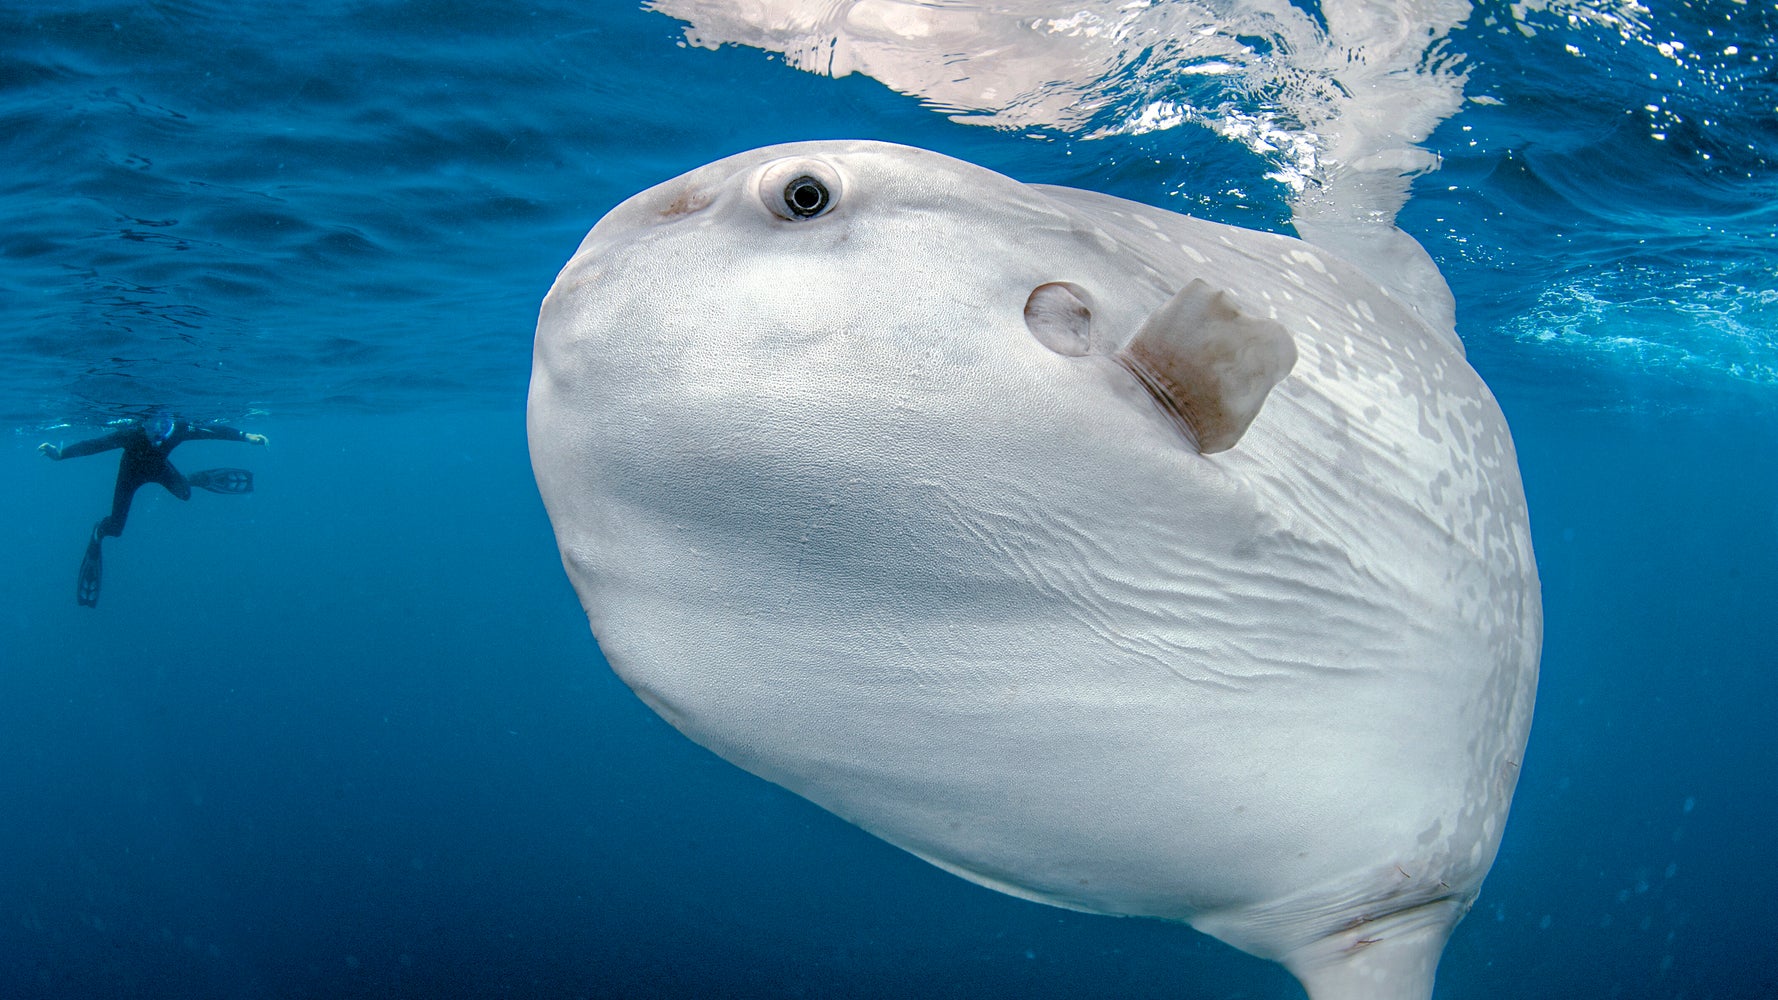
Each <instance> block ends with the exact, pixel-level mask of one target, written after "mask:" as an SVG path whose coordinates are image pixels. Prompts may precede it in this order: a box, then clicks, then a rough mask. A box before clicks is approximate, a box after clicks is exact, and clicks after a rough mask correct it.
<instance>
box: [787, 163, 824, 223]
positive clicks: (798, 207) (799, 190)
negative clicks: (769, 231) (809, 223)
mask: <svg viewBox="0 0 1778 1000" xmlns="http://www.w3.org/2000/svg"><path fill="white" fill-rule="evenodd" d="M829 197H830V196H829V195H828V193H827V185H825V184H823V183H821V181H820V180H818V179H816V178H814V177H810V176H809V175H808V174H803V175H802V176H800V177H798V178H796V179H795V180H793V181H791V182H790V183H789V184H786V185H784V204H786V205H789V206H790V211H791V212H793V213H795V214H796V215H799V216H801V217H803V218H805V219H809V218H813V217H815V216H817V215H820V214H821V212H822V210H823V209H825V208H827V202H828V200H829Z"/></svg>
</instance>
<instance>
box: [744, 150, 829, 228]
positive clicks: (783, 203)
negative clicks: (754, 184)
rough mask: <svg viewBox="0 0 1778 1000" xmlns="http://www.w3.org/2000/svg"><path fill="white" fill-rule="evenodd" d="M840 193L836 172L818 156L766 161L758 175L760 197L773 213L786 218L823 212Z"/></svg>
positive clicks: (802, 218)
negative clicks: (817, 157) (817, 158)
mask: <svg viewBox="0 0 1778 1000" xmlns="http://www.w3.org/2000/svg"><path fill="white" fill-rule="evenodd" d="M839 194H840V177H839V174H838V173H836V172H835V171H834V169H833V168H832V167H829V166H828V165H827V164H825V163H822V162H821V161H819V160H804V159H791V160H780V161H778V162H776V163H769V164H767V165H766V167H765V169H764V170H763V171H762V172H761V174H760V178H759V198H760V200H761V201H763V202H765V205H766V208H768V209H770V210H771V212H772V214H773V215H776V216H777V217H778V218H780V219H784V220H787V221H789V222H803V221H805V220H808V219H813V218H815V217H817V216H821V215H826V214H827V213H828V211H829V210H831V209H832V208H833V206H834V203H835V202H836V201H838V200H839Z"/></svg>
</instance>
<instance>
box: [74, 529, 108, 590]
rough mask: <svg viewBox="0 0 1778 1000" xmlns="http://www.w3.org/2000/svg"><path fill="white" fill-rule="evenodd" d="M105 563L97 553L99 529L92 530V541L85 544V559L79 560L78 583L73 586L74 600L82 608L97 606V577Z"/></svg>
mask: <svg viewBox="0 0 1778 1000" xmlns="http://www.w3.org/2000/svg"><path fill="white" fill-rule="evenodd" d="M104 572H105V562H104V560H103V559H102V558H101V556H100V553H99V529H97V528H94V529H93V540H92V541H90V542H87V543H86V558H84V559H82V560H80V582H79V583H76V584H75V585H74V599H75V600H76V601H79V602H80V605H81V606H82V607H86V608H96V607H98V606H99V577H100V576H101V575H102V574H103V573H104Z"/></svg>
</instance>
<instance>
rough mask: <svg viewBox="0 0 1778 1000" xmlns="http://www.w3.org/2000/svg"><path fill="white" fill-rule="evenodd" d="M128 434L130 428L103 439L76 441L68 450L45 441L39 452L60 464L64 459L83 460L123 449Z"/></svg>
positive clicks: (39, 446) (114, 432) (112, 433)
mask: <svg viewBox="0 0 1778 1000" xmlns="http://www.w3.org/2000/svg"><path fill="white" fill-rule="evenodd" d="M128 433H129V429H128V428H125V429H124V430H121V431H112V432H111V433H110V434H106V435H104V436H103V437H96V438H92V439H90V440H87V441H76V442H74V443H73V444H71V445H69V446H67V447H66V448H63V447H60V446H57V445H53V444H50V443H49V442H48V441H45V442H43V443H42V444H40V445H38V446H37V450H38V451H40V452H43V453H44V454H45V455H48V456H49V458H50V460H51V461H54V462H60V461H61V460H62V459H64V458H81V457H83V456H86V455H97V454H98V453H99V452H101V451H110V450H111V449H113V448H122V447H123V445H124V437H125V436H126V435H127V434H128Z"/></svg>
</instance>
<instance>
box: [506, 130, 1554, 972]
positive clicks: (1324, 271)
mask: <svg viewBox="0 0 1778 1000" xmlns="http://www.w3.org/2000/svg"><path fill="white" fill-rule="evenodd" d="M798 157H801V158H808V159H810V160H812V161H818V162H820V163H821V164H823V165H825V167H827V168H830V169H832V170H833V171H835V172H836V174H837V175H838V177H839V178H840V183H841V187H842V189H843V193H842V195H841V196H840V198H839V199H837V201H836V203H835V204H834V205H833V207H832V208H831V209H830V210H828V211H827V212H826V213H825V214H824V215H821V216H820V217H817V218H814V219H809V220H806V221H787V220H784V219H780V218H777V217H775V216H772V215H771V214H770V213H769V212H762V211H761V210H760V209H759V206H758V204H757V201H758V195H757V193H756V188H755V187H754V186H753V185H752V184H751V180H752V179H753V178H755V177H757V175H758V171H759V169H760V165H761V164H764V163H767V162H771V161H776V160H780V159H784V158H798ZM1157 235H1159V236H1161V237H1164V239H1157V238H1156V236H1157ZM1193 280H1202V281H1205V282H1207V283H1208V284H1209V285H1210V286H1212V287H1213V288H1219V289H1223V290H1224V291H1226V293H1227V294H1228V295H1229V296H1230V297H1231V298H1232V299H1233V300H1234V301H1236V302H1237V303H1239V304H1240V305H1241V306H1242V307H1243V308H1244V309H1246V310H1248V311H1250V312H1252V313H1254V314H1256V315H1261V316H1268V317H1270V318H1272V319H1274V320H1276V321H1277V322H1278V323H1279V324H1281V325H1283V326H1284V327H1285V329H1286V330H1287V331H1288V333H1289V334H1290V336H1291V339H1292V341H1293V342H1294V345H1295V348H1296V352H1297V357H1296V360H1295V363H1294V366H1293V367H1291V368H1290V370H1289V374H1288V375H1287V376H1286V377H1284V379H1283V381H1282V382H1280V383H1279V384H1278V385H1277V386H1276V387H1275V388H1274V389H1273V390H1272V391H1271V393H1270V395H1269V396H1268V397H1267V398H1266V399H1265V402H1264V404H1263V406H1262V408H1261V409H1260V411H1259V413H1258V415H1257V417H1256V418H1255V419H1254V420H1253V422H1252V424H1251V425H1250V426H1249V427H1247V429H1246V431H1245V433H1244V434H1243V435H1242V436H1240V438H1239V441H1238V443H1236V444H1235V446H1234V447H1233V448H1232V449H1231V450H1228V451H1224V452H1219V453H1216V454H1214V455H1209V456H1206V455H1201V454H1199V453H1198V452H1197V451H1196V449H1195V448H1193V447H1192V446H1191V444H1190V442H1189V441H1188V440H1187V439H1186V437H1185V436H1183V435H1182V434H1181V433H1180V432H1179V430H1178V428H1177V427H1176V426H1175V424H1174V423H1173V421H1172V420H1171V419H1169V417H1168V416H1167V414H1166V413H1164V412H1163V410H1162V408H1161V407H1159V406H1157V405H1156V404H1155V402H1154V401H1153V399H1151V397H1150V395H1149V390H1147V389H1145V388H1144V386H1143V385H1142V384H1141V383H1140V382H1138V381H1137V379H1136V378H1134V377H1133V376H1132V375H1131V374H1130V373H1129V372H1128V371H1127V370H1126V369H1125V368H1124V367H1123V366H1122V365H1120V364H1119V363H1118V362H1117V361H1116V360H1114V355H1115V354H1116V353H1117V352H1118V351H1119V349H1121V348H1122V347H1123V346H1124V345H1125V344H1126V343H1127V342H1128V341H1129V339H1130V338H1131V337H1133V336H1134V335H1135V334H1136V332H1137V331H1138V330H1139V329H1141V328H1142V326H1143V323H1144V321H1145V319H1147V318H1148V317H1149V316H1150V315H1151V314H1153V313H1154V312H1155V311H1156V310H1157V309H1159V308H1160V307H1161V306H1162V305H1163V304H1165V303H1166V302H1168V300H1169V299H1170V297H1172V296H1173V295H1174V294H1175V293H1176V292H1178V291H1179V290H1180V289H1181V288H1183V287H1185V286H1186V285H1187V284H1188V283H1190V282H1191V281H1193ZM1046 283H1063V284H1064V285H1065V286H1066V287H1067V288H1069V289H1071V290H1078V295H1079V296H1080V297H1082V301H1083V302H1084V303H1085V304H1086V306H1087V307H1088V308H1090V312H1091V329H1090V331H1089V332H1088V333H1087V334H1086V340H1085V343H1086V344H1087V347H1086V348H1085V353H1084V354H1079V356H1070V355H1071V354H1072V353H1073V352H1077V351H1079V350H1081V348H1080V347H1079V342H1078V341H1075V340H1066V341H1056V340H1055V338H1051V339H1052V341H1053V342H1057V343H1063V344H1064V347H1065V349H1066V350H1067V351H1068V352H1070V354H1064V353H1058V351H1057V350H1056V349H1052V348H1051V347H1046V346H1045V345H1044V343H1042V342H1040V340H1039V338H1038V337H1036V336H1033V332H1032V330H1031V329H1028V328H1027V325H1026V319H1025V316H1024V310H1025V307H1026V304H1027V301H1028V299H1029V298H1030V297H1031V296H1032V293H1033V290H1034V289H1037V288H1039V287H1040V286H1043V285H1045V284H1046ZM1360 303H1362V305H1360ZM1437 312H1438V310H1433V313H1435V314H1436V313H1437ZM1424 313H1425V311H1424V310H1419V309H1416V308H1413V307H1410V306H1409V305H1406V304H1402V303H1398V302H1396V301H1395V299H1394V298H1393V297H1392V296H1391V294H1390V293H1389V292H1387V291H1384V290H1383V289H1381V288H1379V287H1378V286H1376V285H1375V284H1373V283H1371V282H1370V281H1369V280H1368V279H1366V278H1365V277H1364V276H1363V273H1362V272H1361V271H1359V270H1358V269H1356V268H1355V267H1353V266H1352V265H1350V264H1348V263H1346V262H1344V261H1341V260H1339V259H1338V258H1336V257H1333V256H1332V255H1330V254H1328V253H1327V252H1325V251H1323V250H1320V249H1317V248H1315V247H1313V246H1310V245H1308V244H1303V243H1300V242H1299V241H1296V240H1292V239H1289V238H1287V237H1282V236H1274V235H1269V234H1264V233H1255V232H1248V231H1244V230H1237V229H1233V228H1230V227H1226V226H1219V225H1216V224H1213V223H1208V222H1204V221H1201V220H1197V219H1192V218H1189V217H1186V216H1180V215H1175V214H1172V213H1168V212H1164V211H1160V210H1158V209H1152V208H1148V207H1145V206H1140V205H1135V204H1132V203H1129V202H1124V201H1120V200H1118V199H1115V198H1110V197H1107V196H1103V195H1096V194H1091V193H1088V192H1080V191H1073V190H1068V189H1060V188H1051V187H1044V186H1032V185H1024V184H1019V183H1017V182H1015V181H1012V180H1010V179H1007V178H1005V177H1002V176H1000V175H998V174H994V173H992V172H990V171H986V170H983V169H981V168H979V167H974V166H971V165H969V164H965V163H961V162H959V161H956V160H952V159H949V158H946V157H943V156H940V155H938V154H935V153H930V152H926V151H922V150H914V149H909V148H906V147H898V146H891V145H886V144H882V143H870V142H823V143H806V144H796V145H792V146H783V147H775V148H772V149H767V150H756V151H753V152H750V153H744V154H741V155H739V156H736V157H731V158H729V159H727V160H722V161H718V162H716V163H714V164H711V165H709V166H706V167H703V168H700V169H698V170H696V171H693V172H691V173H690V174H687V175H685V176H683V177H681V178H677V179H675V180H672V181H668V182H667V183H665V184H663V185H660V186H659V187H657V188H654V189H651V190H649V191H646V192H643V193H642V194H639V195H637V196H636V197H634V198H632V199H630V200H629V201H627V202H625V203H624V204H623V205H621V206H619V207H618V208H616V209H614V210H613V211H612V212H611V213H610V214H609V215H608V216H607V217H606V219H605V220H603V221H601V222H600V224H599V225H598V226H597V227H596V228H595V229H594V230H593V231H592V232H591V233H590V234H588V236H587V238H586V240H585V241H584V242H583V244H582V246H581V249H580V251H579V252H578V253H577V254H576V255H575V257H574V259H573V260H572V261H570V263H569V264H568V266H567V267H566V268H564V270H563V272H562V275H561V276H560V277H559V278H558V280H557V282H556V285H555V287H554V288H553V289H552V290H551V292H550V295H549V297H548V298H547V299H546V300H545V303H544V307H543V310H542V314H541V316H540V319H539V325H538V338H537V346H536V364H535V368H534V371H533V377H532V388H531V401H530V411H529V420H530V435H531V448H532V456H533V465H534V468H535V471H536V474H537V479H538V485H539V488H540V490H541V492H542V494H543V497H544V500H545V503H546V504H547V506H548V508H549V511H550V516H551V520H552V522H553V524H554V526H555V529H556V534H557V539H558V542H559V544H560V546H561V550H562V556H563V562H564V565H565V566H566V568H567V570H568V573H569V576H570V578H571V579H572V581H573V583H574V585H575V587H576V589H577V591H578V592H579V594H580V597H581V600H582V602H583V604H584V606H585V607H586V609H587V614H588V617H589V620H590V621H591V623H592V626H593V631H594V633H595V635H596V636H597V637H598V639H599V642H600V644H601V646H602V648H603V649H604V651H605V653H606V656H607V657H608V659H609V660H610V662H611V664H612V666H613V668H614V669H615V670H617V672H618V673H619V674H620V675H621V676H622V677H623V678H624V680H625V681H626V682H628V683H629V684H630V685H631V687H632V688H634V689H635V690H636V691H637V693H638V694H639V695H640V696H641V697H643V698H644V699H645V700H646V701H647V702H648V704H649V705H650V706H652V707H653V708H655V709H656V711H658V712H660V713H661V714H662V715H663V716H664V717H665V718H667V719H668V720H669V721H671V722H672V723H673V724H674V725H675V726H677V727H678V728H679V729H680V730H681V731H683V732H685V733H686V734H687V735H688V736H690V737H691V738H693V739H695V740H697V741H698V742H700V743H702V744H704V745H705V746H708V747H710V748H711V749H712V750H714V751H716V752H717V753H719V754H721V755H723V756H724V757H726V758H728V759H729V760H731V761H733V762H735V763H736V764H739V765H740V766H742V767H745V768H747V769H748V770H750V771H753V772H754V773H756V774H759V775H762V776H764V777H766V778H768V779H770V780H772V781H775V782H778V783H779V784H782V785H784V786H785V787H787V788H790V789H791V790H793V791H796V792H798V793H799V794H802V795H805V796H807V797H808V798H810V799H812V800H814V801H815V802H817V803H819V804H820V805H822V806H824V807H826V808H828V809H830V810H831V811H833V812H835V813H837V814H839V815H840V816H842V817H844V818H846V819H848V820H850V821H852V822H854V823H857V824H858V825H860V826H862V827H864V828H865V829H867V830H870V831H872V832H873V833H876V834H877V835H879V836H881V837H883V838H885V839H887V840H889V841H891V842H893V843H895V844H898V845H900V846H902V847H904V848H906V849H908V850H910V851H912V852H914V853H916V854H919V855H920V856H922V857H924V858H926V859H928V860H930V861H932V862H933V863H935V864H938V865H940V866H942V867H944V868H946V869H948V870H950V871H953V872H956V873H958V874H960V875H962V876H964V877H966V878H970V879H972V880H975V881H977V882H981V883H983V884H986V885H990V886H993V887H995V888H997V889H1000V890H1002V891H1005V892H1009V893H1013V894H1015V895H1019V896H1023V897H1026V898H1030V899H1036V900H1041V901H1043V902H1048V903H1052V904H1055V905H1060V906H1068V907H1074V908H1079V909H1085V910H1093V911H1099V912H1106V913H1119V914H1140V915H1149V916H1158V917H1165V918H1170V919H1177V920H1184V921H1188V922H1190V923H1192V924H1193V925H1194V926H1197V927H1199V928H1200V929H1203V930H1206V931H1208V932H1210V933H1212V934H1215V935H1216V936H1218V937H1220V938H1222V939H1224V940H1226V941H1229V942H1230V943H1232V944H1235V945H1237V946H1238V947H1241V948H1243V949H1246V950H1248V951H1250V952H1253V953H1255V954H1259V955H1263V956H1266V957H1270V958H1275V959H1278V960H1280V961H1282V962H1284V963H1285V964H1286V965H1287V966H1289V967H1290V968H1291V969H1292V971H1293V972H1295V973H1296V974H1297V975H1298V976H1299V977H1300V978H1302V979H1303V981H1304V983H1305V984H1306V985H1307V986H1308V987H1309V989H1310V991H1311V995H1312V996H1314V997H1316V998H1318V1000H1341V998H1346V997H1360V996H1375V997H1393V996H1400V997H1425V996H1426V995H1428V993H1429V991H1430V985H1431V981H1432V969H1433V968H1434V967H1435V966H1436V963H1437V958H1438V954H1439V950H1440V948H1441V947H1442V944H1443V941H1444V938H1445V936H1446V935H1447V934H1448V933H1449V931H1450V928H1451V926H1452V925H1453V924H1454V923H1455V921H1456V920H1457V919H1458V918H1459V917H1460V916H1461V914H1462V913H1463V912H1464V911H1465V910H1466V909H1467V908H1468V906H1469V904H1470V902H1471V901H1472V900H1473V899H1474V897H1475V894H1476V892H1477V890H1478V889H1479V886H1480V884H1481V880H1482V877H1483V876H1484V875H1485V874H1486V871H1487V869H1488V867H1489V865H1490V864H1491V863H1492V861H1493V857H1494V853H1495V850H1496V849H1497V847H1498V843H1499V836H1500V831H1501V829H1502V825H1503V821H1504V818H1505V815H1506V810H1507V806H1508V803H1509V802H1510V799H1511V794H1512V789H1513V785H1514V782H1515V780H1516V777H1517V773H1518V764H1519V759H1520V754H1521V753H1522V751H1523V749H1524V745H1525V739H1526V735H1527V732H1528V727H1529V724H1530V714H1531V703H1532V695H1533V691H1534V687H1535V679H1536V671H1537V657H1538V650H1539V645H1540V642H1541V610H1540V605H1539V597H1538V587H1537V578H1536V570H1535V565H1534V563H1533V559H1532V553H1531V547H1530V537H1529V531H1528V526H1527V521H1526V512H1525V506H1524V497H1523V491H1522V488H1521V486H1520V482H1519V477H1518V469H1517V462H1516V459H1515V457H1514V453H1513V448H1512V441H1511V438H1510V436H1509V434H1508V432H1507V428H1506V425H1505V422H1504V420H1503V419H1502V418H1501V415H1500V412H1499V409H1498V407H1497V406H1496V405H1495V403H1494V400H1493V398H1492V397H1491V395H1490V394H1489V393H1488V391H1487V389H1486V387H1484V386H1483V385H1482V383H1481V381H1480V379H1479V378H1477V376H1476V375H1475V373H1474V371H1473V370H1471V369H1470V367H1469V365H1468V364H1467V363H1466V362H1465V361H1464V359H1463V357H1462V354H1461V350H1460V348H1459V347H1458V346H1456V345H1455V338H1454V337H1453V336H1452V335H1451V333H1450V331H1448V330H1433V329H1430V328H1428V327H1427V326H1426V325H1425V323H1424V321H1422V320H1421V319H1420V318H1419V317H1420V315H1423V314H1424ZM1377 977H1382V979H1381V980H1379V979H1378V978H1377ZM1385 981H1386V983H1387V984H1388V985H1387V986H1386V987H1385V986H1384V985H1379V984H1380V983H1383V982H1385Z"/></svg>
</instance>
